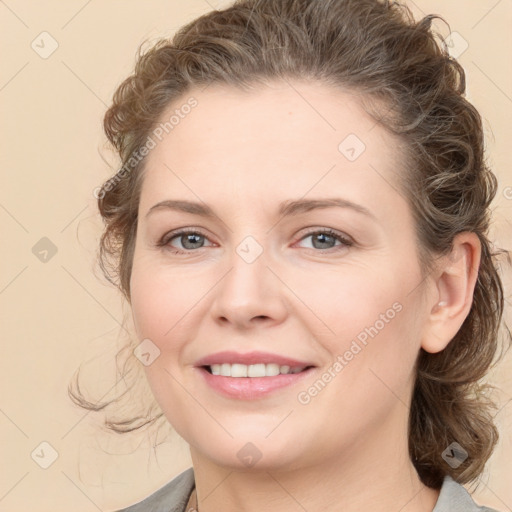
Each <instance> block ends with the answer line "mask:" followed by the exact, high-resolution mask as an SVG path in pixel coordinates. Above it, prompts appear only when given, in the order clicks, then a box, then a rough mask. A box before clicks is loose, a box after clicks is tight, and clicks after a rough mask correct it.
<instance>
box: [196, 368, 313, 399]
mask: <svg viewBox="0 0 512 512" xmlns="http://www.w3.org/2000/svg"><path fill="white" fill-rule="evenodd" d="M315 369H316V368H315V367H312V368H308V369H307V370H304V371H302V372H300V373H288V374H286V375H281V374H279V375H275V376H273V377H223V376H222V375H213V374H211V373H210V372H209V371H208V370H206V369H205V368H197V370H199V372H200V373H201V375H202V376H203V378H204V380H205V381H206V383H207V384H208V385H209V386H210V387H211V388H213V389H214V390H215V391H218V392H219V393H221V394H222V395H224V396H227V397H229V398H238V399H241V400H255V399H258V398H263V397H266V396H268V395H270V394H271V393H273V392H274V391H277V390H278V389H282V388H284V387H286V386H291V385H292V384H297V383H298V382H300V381H302V380H303V379H305V378H306V377H308V376H309V375H311V373H312V372H313V371H314V370H315Z"/></svg>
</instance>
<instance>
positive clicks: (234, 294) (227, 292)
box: [210, 241, 287, 330]
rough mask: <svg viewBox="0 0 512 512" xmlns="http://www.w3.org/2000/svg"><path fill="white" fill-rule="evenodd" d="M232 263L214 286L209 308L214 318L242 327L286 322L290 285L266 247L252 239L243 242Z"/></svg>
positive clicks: (240, 328)
mask: <svg viewBox="0 0 512 512" xmlns="http://www.w3.org/2000/svg"><path fill="white" fill-rule="evenodd" d="M260 247H261V246H260ZM247 248H248V249H249V250H248V251H247ZM258 252H259V253H260V254H259V255H258ZM256 255H257V256H256ZM255 256H256V257H255ZM230 263H231V265H230V268H229V270H228V271H227V272H226V273H225V274H224V277H222V278H221V280H220V282H219V283H218V284H217V286H215V289H214V300H213V303H212V306H211V308H210V314H211V315H212V317H213V320H214V321H215V322H217V323H219V324H224V327H225V326H226V324H231V325H232V326H233V327H234V328H236V329H239V330H243V329H251V328H254V327H256V326H258V325H266V326H269V327H270V326H271V325H277V324H279V323H281V322H283V321H284V319H285V318H286V314H287V288H286V286H285V285H284V284H283V282H282V280H280V279H279V277H278V275H277V273H276V271H275V270H273V269H271V266H273V265H272V263H271V262H270V261H269V258H268V257H267V254H266V252H265V250H262V248H261V249H258V248H257V247H256V245H255V244H254V243H252V245H251V242H250V241H249V243H246V244H244V243H241V244H240V245H239V246H238V247H237V248H236V251H234V253H233V254H232V256H231V260H230ZM269 264H270V266H269Z"/></svg>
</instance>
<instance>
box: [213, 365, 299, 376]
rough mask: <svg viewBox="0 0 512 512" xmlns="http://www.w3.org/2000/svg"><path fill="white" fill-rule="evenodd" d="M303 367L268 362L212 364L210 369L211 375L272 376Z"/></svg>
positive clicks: (295, 370)
mask: <svg viewBox="0 0 512 512" xmlns="http://www.w3.org/2000/svg"><path fill="white" fill-rule="evenodd" d="M304 368H305V367H296V368H291V369H290V367H289V366H286V365H283V366H279V365H278V364H275V363H269V364H263V363H259V364H250V365H246V364H238V363H236V364H229V363H222V364H212V365H211V366H210V369H211V371H212V374H213V375H220V376H222V377H273V376H274V375H279V374H287V373H299V372H301V371H302V370H304Z"/></svg>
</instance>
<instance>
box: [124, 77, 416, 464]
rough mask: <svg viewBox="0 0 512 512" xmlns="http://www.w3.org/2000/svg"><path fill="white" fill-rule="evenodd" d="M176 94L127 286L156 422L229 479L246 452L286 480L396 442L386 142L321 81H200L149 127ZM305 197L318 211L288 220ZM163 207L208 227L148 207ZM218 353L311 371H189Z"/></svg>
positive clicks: (398, 163) (399, 363)
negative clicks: (255, 356) (245, 84)
mask: <svg viewBox="0 0 512 512" xmlns="http://www.w3.org/2000/svg"><path fill="white" fill-rule="evenodd" d="M191 97H193V98H194V99H195V102H196V104H195V106H194V107H193V108H191V109H188V108H187V109H183V110H182V112H184V111H187V112H188V114H186V115H182V116H180V120H179V122H177V123H175V124H174V125H173V127H172V130H171V129H168V130H167V131H168V132H169V133H168V134H166V133H165V131H164V132H163V133H164V135H165V136H162V134H161V133H160V132H161V131H162V130H160V132H158V134H159V137H154V136H153V139H154V141H155V142H156V144H155V147H153V148H152V149H151V151H150V153H149V154H148V156H147V161H146V168H145V173H146V174H145V177H144V181H143V186H142V190H141V196H140V206H139V219H138V226H137V240H136V247H135V253H134V261H133V269H132V276H131V305H132V312H133V319H134V324H135V326H136V331H137V335H138V339H139V341H142V340H145V339H149V340H150V341H149V342H148V341H146V342H145V343H149V344H150V345H147V346H148V347H149V346H150V347H151V350H150V352H151V354H152V356H151V359H153V358H154V360H152V362H151V363H150V364H147V366H145V371H146V375H147V378H148V381H149V384H150V386H151V388H152V391H153V393H154V396H155V398H156V400H157V402H158V403H159V405H160V407H161V408H162V411H163V412H164V414H165V416H166V418H167V419H168V421H169V422H170V423H171V425H172V426H173V427H174V428H175V429H176V431H177V432H178V433H179V434H180V435H181V436H182V437H183V438H184V439H185V440H186V441H187V442H188V443H189V444H190V445H191V447H193V448H194V450H195V451H196V452H197V453H200V454H201V455H202V456H203V457H205V458H207V459H208V460H210V461H212V462H213V463H215V464H219V465H222V466H227V467H236V468H243V467H244V465H247V461H246V459H244V454H247V453H248V452H249V455H252V456H253V457H256V458H258V459H259V462H258V464H259V466H260V467H269V468H271V467H272V468H278V467H280V468H292V467H294V468H298V467H302V466H306V465H310V464H315V463H318V462H320V461H325V460H326V459H327V458H330V457H340V456H343V455H344V454H348V453H349V452H353V451H354V450H357V447H359V448H361V443H362V442H363V440H364V442H365V443H369V442H371V440H375V442H376V443H377V440H379V439H380V441H379V442H382V436H386V439H387V442H388V443H390V442H391V439H392V438H393V436H396V438H397V439H399V440H397V442H401V443H403V442H404V439H406V437H404V436H406V435H407V433H406V431H405V430H404V429H405V427H406V423H407V422H406V418H407V414H408V409H407V406H406V405H404V404H405V403H406V402H407V400H408V398H409V396H410V395H409V393H410V391H411V388H412V385H413V382H414V363H415V360H416V357H417V354H418V351H419V349H420V333H421V330H422V322H423V321H424V320H423V319H424V309H425V308H424V306H423V303H422V302H423V301H422V297H421V296H420V290H421V286H418V285H419V284H420V283H421V273H420V267H419V262H418V255H417V250H418V248H417V243H416V239H415V232H414V223H413V219H412V216H411V212H410V209H409V207H408V205H407V202H406V200H405V198H404V197H403V196H402V195H401V193H400V192H399V188H398V186H397V185H396V183H397V177H398V175H399V173H402V172H405V165H404V162H403V159H402V155H401V153H400V145H399V141H398V140H397V139H396V138H394V137H393V136H392V135H390V134H389V133H387V132H386V131H385V130H384V129H383V128H381V127H380V126H378V125H376V123H375V121H374V120H373V119H371V118H370V117H369V116H368V115H367V114H366V113H365V111H364V110H363V109H362V108H361V106H360V105H359V103H358V101H357V96H355V95H353V94H350V93H348V92H346V91H340V90H334V89H332V88H329V87H328V86H325V85H319V84H312V83H299V82H295V83H294V84H293V87H291V86H290V85H288V84H287V83H274V84H272V85H271V86H269V87H268V88H264V87H261V88H260V89H255V90H254V91H252V92H241V91H238V90H236V89H234V88H230V87H228V86H220V85H210V86H209V87H208V88H207V89H206V90H204V92H201V91H199V90H195V91H192V92H190V94H188V95H187V96H185V97H183V99H182V100H181V101H177V102H175V103H174V104H173V105H172V107H170V108H169V110H168V111H166V113H165V115H164V116H162V122H165V121H166V120H168V119H169V118H170V116H171V115H172V114H173V112H175V110H176V109H180V106H182V105H185V104H186V103H187V100H189V98H191ZM160 138H161V140H159V139H160ZM313 200H315V201H316V200H318V201H333V203H332V204H331V205H330V206H324V207H318V203H317V207H316V208H314V206H315V203H307V204H309V207H307V206H304V204H303V205H302V207H301V206H300V203H297V204H299V206H297V205H295V207H292V206H293V204H294V202H296V201H313ZM338 200H339V202H338V203H336V204H335V203H334V201H338ZM165 201H190V202H193V203H198V205H199V206H201V207H206V206H207V207H208V209H209V211H211V215H209V216H207V215H202V214H200V212H199V211H198V210H197V209H196V211H194V210H193V209H190V210H189V211H182V210H180V209H177V208H171V207H169V206H167V207H166V206H165V204H164V205H160V206H158V207H155V208H153V207H154V206H155V205H157V204H159V203H162V202H165ZM178 231H179V234H177V232H178ZM194 233H195V234H194ZM221 351H233V352H236V353H238V354H247V353H250V352H254V351H260V352H267V353H270V354H273V355H274V356H275V357H276V358H277V356H283V357H286V358H293V359H294V360H297V361H299V362H301V363H304V362H305V363H307V364H308V365H311V366H313V368H311V369H309V370H307V371H304V372H301V373H299V374H294V375H293V376H288V377H286V376H284V377H283V376H281V377H271V376H265V377H261V378H257V379H255V380H254V381H252V383H250V382H249V381H250V380H251V379H252V377H245V378H244V377H238V378H237V377H227V376H222V375H220V376H213V375H210V374H209V373H208V372H207V370H205V369H203V368H200V367H198V366H197V365H198V364H199V362H200V360H201V359H202V358H205V357H206V356H210V355H212V354H216V353H218V352H221ZM155 356H156V357H155ZM226 362H229V361H226ZM281 366H282V365H281ZM230 368H231V367H230ZM264 379H269V380H267V381H265V382H263V380H264ZM279 379H280V382H281V383H282V382H284V383H285V384H286V385H284V386H282V387H277V384H275V383H277V382H278V381H279ZM221 380H222V385H225V386H226V387H227V389H228V391H226V390H225V389H224V390H222V389H219V388H218V386H217V385H218V384H219V382H221ZM214 381H215V382H214ZM271 381H272V382H273V383H274V384H269V382H271ZM230 386H231V387H230ZM244 386H245V387H244ZM248 388H250V389H251V390H252V391H247V389H248ZM229 389H230V390H231V392H229ZM244 389H245V391H244ZM247 443H252V444H251V445H248V444H247ZM244 450H245V451H244Z"/></svg>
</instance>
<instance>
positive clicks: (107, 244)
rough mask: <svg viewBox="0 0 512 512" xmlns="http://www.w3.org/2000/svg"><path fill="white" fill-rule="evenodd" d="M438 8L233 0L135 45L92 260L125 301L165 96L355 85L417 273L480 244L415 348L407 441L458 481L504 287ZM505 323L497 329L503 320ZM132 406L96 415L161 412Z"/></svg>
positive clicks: (483, 446)
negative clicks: (403, 215)
mask: <svg viewBox="0 0 512 512" xmlns="http://www.w3.org/2000/svg"><path fill="white" fill-rule="evenodd" d="M436 18H438V19H440V20H441V21H443V22H444V19H443V18H441V17H440V16H437V15H429V16H425V17H424V18H423V19H421V20H420V21H417V22H416V21H415V20H414V18H413V16H412V13H411V11H410V10H409V8H407V7H406V6H402V5H399V4H397V3H396V2H393V3H391V2H384V1H379V0H259V1H258V0H238V1H236V2H235V3H234V4H233V5H231V6H230V7H228V8H225V9H223V10H219V11H212V12H210V13H208V14H205V15H203V16H201V17H199V18H197V19H195V20H194V21H192V22H190V23H188V24H187V25H186V26H184V27H183V28H181V29H180V30H179V31H178V32H177V33H176V34H175V35H174V37H173V38H172V39H171V40H167V39H163V40H160V41H158V42H157V43H156V44H154V45H153V46H152V47H151V48H150V49H149V50H148V51H145V52H143V51H142V47H141V49H139V55H138V60H137V63H136V66H135V70H134V73H133V74H132V75H131V76H129V77H128V78H127V79H126V80H125V81H124V82H123V83H122V84H121V85H120V86H119V87H118V89H117V90H116V92H115V94H114V98H113V104H112V106H111V107H110V108H109V109H108V111H107V112H106V115H105V119H104V128H105V132H106V135H107V137H108V139H109V141H110V142H111V143H112V145H113V146H114V148H115V149H116V150H117V152H118V153H119V155H120V158H121V161H122V164H123V166H122V167H121V170H120V171H119V172H118V174H117V175H116V176H114V178H111V179H109V180H108V181H106V182H105V183H104V184H103V186H102V188H101V189H97V190H98V191H99V192H98V193H97V194H96V197H97V199H98V207H99V211H100V213H101V215H102V217H103V220H104V222H105V225H106V228H105V231H104V232H103V235H102V237H101V241H100V252H99V261H100V265H101V268H102V270H103V272H104V274H105V276H106V278H107V279H108V280H109V281H110V282H112V283H114V284H115V285H116V286H117V287H118V288H119V289H120V290H121V292H122V293H123V295H124V297H125V298H126V299H127V301H128V302H129V303H130V275H131V268H132V258H133V252H134V246H135V238H136V227H137V215H138V205H139V196H140V190H141V184H142V179H143V169H144V162H145V159H144V158H143V157H142V158H141V157H140V156H139V157H138V158H135V159H134V155H140V152H141V148H143V147H144V144H145V143H146V142H147V140H148V135H149V134H150V133H151V131H152V130H153V129H154V127H155V123H156V122H157V120H158V119H160V118H161V116H162V113H163V112H164V110H166V109H167V108H168V107H169V105H170V104H172V103H173V102H175V101H176V100H177V99H179V98H183V97H184V95H185V94H186V93H187V92H188V91H190V90H191V89H192V88H193V87H198V86H207V85H208V84H211V83H222V84H229V85H231V86H233V87H239V88H245V89H250V88H251V87H254V85H258V84H265V83H268V81H269V80H276V79H277V80H279V79H282V80H288V79H301V80H303V79H305V80H316V81H319V82H320V83H324V84H326V85H333V86H335V87H342V88H344V89H345V90H346V89H349V90H354V91H356V92H357V93H358V94H359V95H360V96H362V97H363V99H364V104H365V109H367V111H368V113H370V114H371V115H372V116H373V118H374V119H375V121H376V122H377V123H379V124H380V125H381V126H382V127H384V128H385V129H386V130H389V131H390V132H392V133H394V134H398V135H399V136H400V137H401V138H402V140H403V141H404V143H405V144H404V147H405V150H404V152H405V155H404V156H405V157H406V158H405V164H404V168H405V169H408V172H407V173H404V174H403V176H401V182H400V185H401V187H402V190H403V194H404V197H406V198H407V200H408V202H409V204H410V208H411V211H412V213H413V216H414V219H415V225H416V230H417V240H418V248H419V257H420V263H421V268H422V273H423V275H424V276H427V275H428V274H429V272H431V270H432V268H433V265H434V263H435V259H436V257H437V256H440V255H445V254H448V253H449V252H450V250H451V248H452V242H453V240H454V237H455V235H457V234H458V233H460V232H464V231H470V232H474V233H475V234H477V235H478V237H479V240H480V242H481V247H482V255H481V264H480V268H479V274H478V280H477V282H476V287H475V290H474V297H473V303H472V307H471V310H470V312H469V314H468V316H467V318H466V319H465V321H464V323H463V325H462V326H461V328H460V330H459V332H458V333H457V335H456V336H455V337H454V338H453V340H452V341H451V342H450V343H449V344H448V346H447V347H446V348H445V349H444V350H443V351H442V352H439V353H435V354H431V353H427V352H426V351H424V350H423V349H421V350H420V353H419V356H418V360H417V377H416V382H415V387H414V392H413V397H412V403H411V409H410V421H409V452H410V457H411V460H412V461H413V463H414V466H415V468H416V470H417V472H418V474H419V476H420V478H421V480H422V482H423V483H424V484H425V485H427V486H429V487H432V488H437V489H438V488H440V486H441V484H442V481H443V477H444V476H445V475H447V474H448V475H450V476H451V477H452V478H454V479H456V480H457V481H459V482H460V483H466V482H470V481H473V480H475V479H476V478H477V477H478V476H479V474H480V473H481V472H482V471H483V469H484V465H485V463H486V461H487V460H488V459H489V457H490V455H491V453H492V451H493V449H494V447H495V444H496V443H497V440H498V431H497V429H496V427H495V425H494V423H493V415H492V414H491V411H492V410H493V409H494V408H495V404H494V402H493V401H492V400H491V399H490V398H489V396H487V394H486V392H487V391H488V390H489V389H490V388H491V386H489V385H488V384H485V383H483V382H482V381H481V380H482V378H483V377H484V376H485V375H486V373H487V372H488V370H489V368H490V367H491V365H492V364H493V361H494V359H495V356H496V354H497V351H498V338H499V333H500V325H501V322H502V314H503V307H504V297H503V286H502V282H501V278H500V276H499V273H498V263H497V261H496V258H497V256H498V255H499V254H501V253H502V252H503V251H500V250H496V251H495V252H492V251H491V248H492V246H491V242H490V241H489V239H488V228H489V222H490V204H491V202H492V200H493V198H494V196H495V194H496V189H497V180H496V177H495V176H494V174H493V173H492V172H491V170H490V169H489V167H488V166H487V164H486V162H485V161H484V143H483V129H482V121H481V116H480V115H479V113H478V112H477V110H476V109H475V108H474V107H473V106H472V105H471V104H470V103H469V102H468V101H467V99H465V97H464V94H465V73H464V69H463V68H462V66H461V65H460V64H459V63H458V62H457V61H456V60H455V59H454V58H452V57H450V55H449V53H448V49H447V46H446V44H441V40H442V38H440V37H438V36H439V34H435V33H434V31H433V29H432V21H433V20H434V19H436ZM438 39H439V40H438ZM128 164H130V165H128ZM504 332H505V333H506V338H507V341H509V340H510V339H511V337H510V331H509V329H508V328H507V327H506V326H504ZM132 351H133V346H132V345H131V344H130V343H129V344H128V345H127V346H125V347H124V348H123V349H122V351H121V352H120V353H119V354H118V356H122V357H123V358H124V366H123V379H124V380H125V382H127V379H126V378H127V377H130V375H131V378H132V384H131V385H133V386H139V385H141V375H140V369H139V371H137V370H136V368H135V367H136V366H137V367H140V364H138V363H137V362H134V359H135V358H134V356H133V353H132ZM495 363H496V361H494V364H495ZM130 365H131V366H130ZM127 368H130V370H129V371H127V370H126V369H127ZM132 370H135V371H132ZM143 380H145V379H143ZM128 382H129V381H128ZM131 385H130V384H127V389H129V388H130V386H131ZM74 387H75V388H76V389H73V387H72V386H70V388H69V393H70V396H71V398H72V399H73V400H74V401H75V402H76V403H77V404H79V405H80V406H82V407H85V408H87V409H90V410H100V409H103V408H104V407H106V406H107V405H110V404H112V403H113V402H117V401H119V400H120V398H121V397H122V396H124V395H125V394H126V391H125V393H123V394H122V395H121V397H117V398H116V399H114V400H112V401H109V402H102V403H93V402H91V401H88V400H87V399H86V398H85V397H84V395H83V394H82V393H81V392H80V388H79V386H78V379H77V380H76V383H75V384H74ZM148 396H149V395H148ZM148 404H149V405H148ZM132 405H133V404H132ZM137 405H138V406H139V407H141V408H143V407H146V412H145V413H141V414H139V415H133V414H132V415H131V416H130V417H129V418H126V419H121V420H116V421H110V422H106V423H105V424H106V425H107V427H108V428H109V429H111V430H113V431H116V432H130V431H133V430H136V429H139V428H141V427H143V426H145V425H149V424H151V423H154V422H155V421H156V420H158V419H163V418H162V416H163V413H160V414H156V415H153V414H152V413H153V412H154V411H157V410H158V408H157V407H155V404H154V403H153V402H151V401H149V402H148V401H146V400H143V401H141V403H138V404H137ZM453 441H457V442H458V443H459V444H460V445H461V446H462V447H463V448H464V449H465V450H466V451H467V452H468V454H469V456H468V458H467V459H466V460H465V461H464V462H463V463H462V464H461V465H460V466H459V467H457V468H452V467H451V466H449V465H448V464H447V463H446V462H445V461H444V459H443V457H442V452H443V451H444V450H445V448H446V447H448V446H449V445H450V444H451V443H452V442H453Z"/></svg>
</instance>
